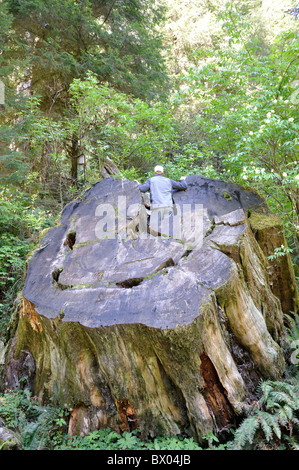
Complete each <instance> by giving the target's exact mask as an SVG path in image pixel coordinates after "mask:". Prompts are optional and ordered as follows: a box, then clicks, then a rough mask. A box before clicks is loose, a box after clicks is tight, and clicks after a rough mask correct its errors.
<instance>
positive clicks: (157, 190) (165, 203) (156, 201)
mask: <svg viewBox="0 0 299 470" xmlns="http://www.w3.org/2000/svg"><path fill="white" fill-rule="evenodd" d="M139 189H140V191H141V192H142V193H146V192H147V191H150V199H151V208H152V209H154V208H156V207H171V206H173V199H172V194H173V191H174V190H176V191H182V190H185V189H187V183H186V181H185V180H182V181H180V182H179V181H174V180H171V179H169V178H166V177H165V176H163V175H155V176H153V177H152V178H149V179H148V180H146V182H145V183H144V184H140V185H139Z"/></svg>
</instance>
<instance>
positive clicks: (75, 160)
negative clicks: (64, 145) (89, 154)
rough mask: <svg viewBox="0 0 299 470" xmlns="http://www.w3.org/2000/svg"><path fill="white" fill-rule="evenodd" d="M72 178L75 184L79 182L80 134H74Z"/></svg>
mask: <svg viewBox="0 0 299 470" xmlns="http://www.w3.org/2000/svg"><path fill="white" fill-rule="evenodd" d="M70 158H71V178H72V183H73V185H74V186H76V187H77V184H78V158H79V141H78V136H77V135H76V134H73V136H72V146H71V153H70Z"/></svg>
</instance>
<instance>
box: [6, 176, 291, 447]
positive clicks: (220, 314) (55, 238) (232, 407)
mask: <svg viewBox="0 0 299 470" xmlns="http://www.w3.org/2000/svg"><path fill="white" fill-rule="evenodd" d="M187 185H188V188H187V190H186V191H183V192H177V193H175V194H174V200H175V204H176V211H177V213H178V214H179V217H180V221H181V223H183V219H184V217H185V219H186V220H187V219H188V221H189V222H190V221H191V222H190V223H189V225H188V224H187V228H188V227H189V229H190V227H191V229H193V228H194V227H195V225H194V220H195V219H194V214H195V212H194V211H195V206H196V205H198V204H202V206H203V207H202V212H201V221H202V225H201V230H202V232H201V233H202V238H200V237H199V238H196V239H195V240H194V239H193V238H192V237H191V236H190V235H192V234H193V235H194V232H192V230H191V229H190V230H191V232H192V233H191V232H188V230H185V232H184V233H182V234H181V237H175V236H173V235H171V236H169V237H166V238H163V237H162V236H158V237H153V238H149V237H148V236H147V235H146V236H142V235H141V230H140V227H141V219H142V220H143V221H144V214H145V211H146V209H145V206H144V203H145V201H144V197H143V195H142V194H141V193H140V192H139V189H138V185H137V184H136V183H134V182H131V181H128V180H122V181H120V180H117V179H114V178H105V179H103V180H102V181H100V182H99V183H97V184H96V185H94V186H93V187H92V188H91V189H90V190H88V191H87V192H86V193H85V194H84V196H83V197H82V198H79V199H77V200H76V201H74V202H72V203H70V204H69V205H68V206H66V207H65V209H64V211H63V212H62V215H61V218H60V222H59V224H58V225H57V226H55V227H53V228H51V229H49V230H48V231H46V233H45V234H43V236H42V238H41V240H40V243H39V245H38V246H37V247H36V249H35V251H34V252H33V253H32V255H31V258H30V259H29V260H28V265H27V272H26V280H25V285H24V289H23V302H22V307H21V309H20V311H19V313H18V322H17V326H16V328H15V331H14V334H13V335H12V338H11V340H10V342H9V345H8V352H7V355H6V367H5V370H6V386H7V387H12V388H14V387H17V386H18V381H19V379H20V378H21V377H23V376H24V375H26V376H27V377H28V383H29V384H30V386H31V388H32V391H33V393H34V395H35V396H38V397H39V398H40V400H41V402H43V403H47V401H48V400H49V399H51V400H54V402H55V403H57V404H58V405H59V406H62V407H67V408H68V409H69V410H70V413H71V419H70V425H69V431H70V434H71V435H73V434H75V433H79V434H81V435H84V434H86V433H88V432H90V431H92V430H94V429H98V428H106V427H110V428H111V429H115V430H117V431H129V430H133V429H139V430H140V432H141V436H142V437H143V438H148V437H154V436H158V435H176V434H179V433H185V434H187V435H190V436H193V437H194V439H196V440H197V441H199V442H200V441H201V440H202V437H203V436H204V435H206V434H207V433H208V432H213V433H214V434H216V435H221V433H225V431H226V430H228V429H229V428H231V427H233V426H234V424H235V423H236V420H237V419H238V416H239V415H240V414H241V413H242V408H243V406H244V404H246V403H250V402H252V401H253V400H254V399H255V398H256V387H257V384H258V382H259V381H260V379H261V378H272V379H279V378H280V377H281V376H282V374H283V371H284V357H283V352H282V341H283V314H284V313H290V312H296V311H297V305H298V299H297V296H296V285H295V278H294V273H293V270H292V264H291V262H290V259H289V258H288V255H287V256H286V257H285V258H284V259H283V260H281V261H280V260H277V261H269V260H268V259H267V257H268V255H269V254H270V253H271V252H273V249H274V248H275V247H277V246H280V245H281V244H284V245H285V244H286V242H285V239H284V236H283V234H282V231H281V224H280V221H279V219H278V218H277V217H276V216H275V215H273V214H271V212H270V211H269V209H268V207H267V205H266V203H265V201H264V200H262V199H261V198H260V197H258V196H257V195H255V194H254V193H252V192H250V191H248V190H244V189H243V188H242V187H241V186H238V185H234V184H227V183H224V182H222V181H218V180H212V179H209V178H205V177H202V176H200V175H196V176H189V177H188V178H187ZM119 198H121V199H119ZM111 207H112V208H113V209H114V215H115V219H114V222H113V221H111V218H109V217H108V218H107V217H106V215H107V212H109V208H111ZM186 207H187V209H188V210H187V211H184V209H185V208H186ZM99 208H100V209H99ZM103 209H106V215H105V211H103ZM141 215H142V217H141ZM192 217H193V219H192ZM192 220H193V222H192ZM112 222H113V223H114V225H113V223H112ZM103 223H104V225H105V224H106V226H105V227H104V228H105V230H104V232H105V233H104V235H103V230H102V229H103ZM99 224H100V229H101V230H99ZM190 224H191V225H190ZM192 224H193V225H192ZM192 227H193V228H192ZM99 233H101V234H102V235H101V236H99Z"/></svg>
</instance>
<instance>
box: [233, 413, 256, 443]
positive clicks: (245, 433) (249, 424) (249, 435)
mask: <svg viewBox="0 0 299 470" xmlns="http://www.w3.org/2000/svg"><path fill="white" fill-rule="evenodd" d="M259 424H260V423H259V419H258V418H257V417H256V416H248V418H245V419H244V420H243V421H242V423H241V425H240V426H239V428H238V429H237V431H236V432H235V436H234V444H233V448H234V449H236V450H240V449H242V448H243V447H244V446H245V445H246V443H247V442H248V443H249V444H252V443H253V440H254V436H255V433H256V431H257V429H258V427H259Z"/></svg>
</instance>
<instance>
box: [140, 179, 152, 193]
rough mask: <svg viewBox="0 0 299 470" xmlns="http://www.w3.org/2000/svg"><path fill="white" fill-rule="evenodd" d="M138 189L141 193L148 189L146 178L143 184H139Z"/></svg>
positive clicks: (148, 183) (148, 182) (148, 184)
mask: <svg viewBox="0 0 299 470" xmlns="http://www.w3.org/2000/svg"><path fill="white" fill-rule="evenodd" d="M139 189H140V191H141V192H142V193H146V191H149V190H150V181H149V180H146V182H145V183H144V184H139Z"/></svg>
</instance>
